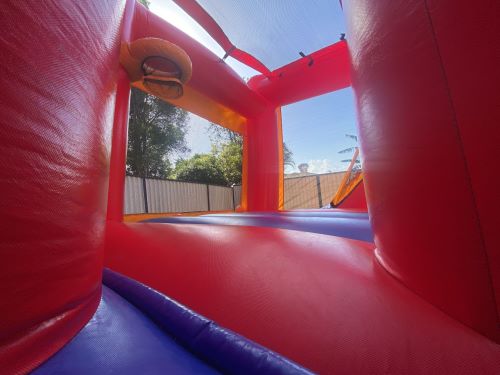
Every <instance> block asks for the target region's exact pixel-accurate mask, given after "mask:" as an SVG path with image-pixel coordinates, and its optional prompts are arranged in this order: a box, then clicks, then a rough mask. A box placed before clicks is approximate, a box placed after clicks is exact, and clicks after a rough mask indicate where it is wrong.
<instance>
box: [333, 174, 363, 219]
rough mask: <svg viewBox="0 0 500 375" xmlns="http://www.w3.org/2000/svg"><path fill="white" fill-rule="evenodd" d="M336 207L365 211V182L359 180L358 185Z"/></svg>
mask: <svg viewBox="0 0 500 375" xmlns="http://www.w3.org/2000/svg"><path fill="white" fill-rule="evenodd" d="M338 208H341V209H345V210H359V211H362V212H366V210H367V205H366V192H365V183H364V182H363V181H361V182H360V183H359V184H358V186H356V187H355V188H354V190H353V191H351V193H350V194H349V195H348V196H347V197H346V198H345V199H344V200H343V201H342V202H341V203H340V204H339V206H338Z"/></svg>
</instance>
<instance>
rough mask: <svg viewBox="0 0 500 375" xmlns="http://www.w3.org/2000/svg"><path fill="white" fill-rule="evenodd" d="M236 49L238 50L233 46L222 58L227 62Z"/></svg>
mask: <svg viewBox="0 0 500 375" xmlns="http://www.w3.org/2000/svg"><path fill="white" fill-rule="evenodd" d="M235 49H236V47H235V46H232V47H231V48H229V49H228V50H227V51H226V54H225V55H224V56H223V57H222V60H226V59H227V58H228V57H229V55H230V54H231V52H233V51H234V50H235Z"/></svg>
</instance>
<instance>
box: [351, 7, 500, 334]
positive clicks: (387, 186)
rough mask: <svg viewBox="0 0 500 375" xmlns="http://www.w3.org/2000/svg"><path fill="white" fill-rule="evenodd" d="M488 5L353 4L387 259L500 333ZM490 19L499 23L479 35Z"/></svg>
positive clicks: (460, 312)
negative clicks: (497, 297)
mask: <svg viewBox="0 0 500 375" xmlns="http://www.w3.org/2000/svg"><path fill="white" fill-rule="evenodd" d="M480 3H481V5H480V4H475V5H474V6H473V5H472V4H471V3H470V2H468V1H458V2H457V1H439V2H438V1H421V0H413V1H407V0H401V1H394V0H381V1H376V2H374V1H370V0H351V1H344V2H343V4H344V10H345V11H346V13H347V19H348V31H349V33H348V40H349V48H350V51H351V56H352V66H353V73H352V74H353V88H354V92H355V95H356V97H357V105H358V117H359V137H360V142H361V151H362V154H363V156H364V164H363V172H364V176H365V178H364V182H365V188H366V191H367V197H368V207H369V211H370V215H371V220H372V226H373V230H374V233H375V243H376V245H377V251H378V256H379V259H380V261H381V262H382V263H383V264H384V266H385V267H386V268H387V269H388V270H389V271H390V272H391V273H392V274H393V275H395V276H396V277H397V278H399V279H400V280H401V281H402V282H403V283H404V284H405V285H407V286H408V287H409V288H410V289H412V290H413V291H415V292H416V293H417V294H419V295H421V296H422V297H424V298H425V299H427V300H428V301H430V302H431V303H433V304H434V305H436V306H437V307H439V308H440V309H442V310H443V311H445V312H446V313H448V314H450V315H451V316H453V317H454V318H456V319H458V320H459V321H461V322H463V323H464V324H466V325H468V326H470V327H472V328H474V329H476V330H477V331H479V332H481V333H482V334H484V335H487V336H488V337H490V338H492V339H494V340H499V338H500V336H499V333H500V331H499V321H498V311H497V305H496V302H495V294H494V284H493V283H492V280H494V277H496V278H497V277H498V264H499V262H498V259H496V261H495V263H492V262H493V261H494V259H493V257H495V256H498V240H497V238H496V237H495V234H494V233H493V227H494V226H495V225H496V226H497V228H498V219H497V218H495V217H498V207H499V206H498V204H499V201H498V186H499V185H498V181H499V180H498V175H497V174H496V173H495V171H494V170H493V169H490V168H488V166H489V165H491V163H498V152H497V150H498V137H499V134H500V128H499V127H498V126H494V123H495V124H498V114H499V111H500V107H499V106H498V94H497V91H498V89H497V87H498V83H499V82H498V75H499V73H498V63H499V59H498V58H497V59H496V60H495V59H493V58H492V57H493V54H494V53H496V55H497V57H498V48H497V52H493V49H494V48H495V47H494V46H498V37H499V34H498V19H497V17H498V8H499V6H500V5H499V4H500V3H498V2H488V1H483V2H480ZM458 4H460V5H458ZM472 8H473V9H472ZM459 25H460V26H459ZM466 25H467V26H466ZM485 25H490V26H485ZM493 25H497V26H493ZM488 27H496V30H497V32H494V30H489V32H486V31H485V32H484V33H483V32H481V33H478V32H476V31H478V30H481V29H482V28H488ZM462 28H463V30H462ZM457 29H460V30H461V31H460V32H458V33H457V32H456V30H457ZM488 80H491V81H490V82H488V83H487V81H488ZM495 103H496V106H495ZM495 119H497V120H495ZM483 141H484V142H485V143H483ZM486 180H488V183H491V185H490V186H488V183H486ZM495 192H496V193H495ZM494 223H496V224H494ZM495 280H497V279H495Z"/></svg>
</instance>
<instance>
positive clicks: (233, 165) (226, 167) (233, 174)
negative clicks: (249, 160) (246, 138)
mask: <svg viewBox="0 0 500 375" xmlns="http://www.w3.org/2000/svg"><path fill="white" fill-rule="evenodd" d="M216 152H217V153H216V156H217V163H218V164H219V168H220V169H221V171H222V174H223V175H224V178H225V179H226V182H227V184H228V185H229V186H231V185H233V184H241V170H242V166H243V161H242V160H243V157H242V148H241V144H239V143H237V142H228V143H225V144H223V145H222V146H221V147H220V148H219V149H218V150H217V151H216Z"/></svg>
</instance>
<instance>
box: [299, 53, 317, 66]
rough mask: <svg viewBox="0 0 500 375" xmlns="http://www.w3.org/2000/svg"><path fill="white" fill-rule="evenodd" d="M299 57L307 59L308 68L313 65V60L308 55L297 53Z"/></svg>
mask: <svg viewBox="0 0 500 375" xmlns="http://www.w3.org/2000/svg"><path fill="white" fill-rule="evenodd" d="M299 55H300V56H302V57H307V58H308V59H309V63H308V64H307V65H308V66H311V65H312V64H314V60H313V58H312V57H311V56H309V55H305V54H304V52H302V51H301V52H299Z"/></svg>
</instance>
